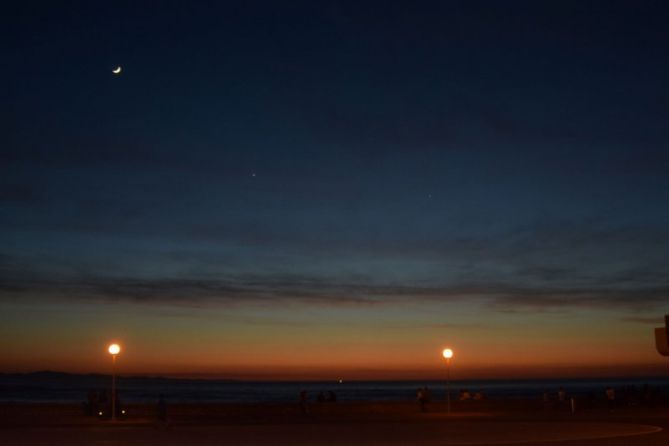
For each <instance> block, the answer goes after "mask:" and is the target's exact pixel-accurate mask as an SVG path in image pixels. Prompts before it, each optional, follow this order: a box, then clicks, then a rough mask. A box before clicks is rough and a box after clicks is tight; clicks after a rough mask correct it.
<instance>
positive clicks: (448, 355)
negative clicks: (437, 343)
mask: <svg viewBox="0 0 669 446" xmlns="http://www.w3.org/2000/svg"><path fill="white" fill-rule="evenodd" d="M441 354H442V356H443V357H444V358H446V404H447V406H446V408H447V409H446V410H447V411H448V413H451V358H452V357H453V350H451V349H450V348H445V349H444V351H443V352H441Z"/></svg>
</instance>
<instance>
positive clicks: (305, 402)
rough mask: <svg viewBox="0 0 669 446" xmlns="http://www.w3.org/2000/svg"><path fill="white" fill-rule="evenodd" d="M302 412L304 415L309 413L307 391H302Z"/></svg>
mask: <svg viewBox="0 0 669 446" xmlns="http://www.w3.org/2000/svg"><path fill="white" fill-rule="evenodd" d="M300 410H301V411H302V413H303V414H304V415H307V414H308V413H309V396H308V395H307V391H306V390H302V391H300Z"/></svg>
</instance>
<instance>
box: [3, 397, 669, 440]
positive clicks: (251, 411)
mask: <svg viewBox="0 0 669 446" xmlns="http://www.w3.org/2000/svg"><path fill="white" fill-rule="evenodd" d="M477 403H478V402H477ZM480 403H482V404H476V405H475V404H467V403H465V402H456V403H454V404H453V407H452V411H451V413H448V412H447V408H446V405H445V403H442V402H438V403H431V404H429V405H428V407H427V412H421V411H420V409H419V407H418V406H417V405H416V404H415V403H413V402H397V403H388V402H383V403H362V402H360V403H322V404H319V403H311V404H310V405H309V413H307V414H304V413H302V412H301V409H300V407H299V405H298V404H297V402H296V403H295V404H180V405H171V406H169V407H168V421H167V422H166V423H165V422H160V421H158V420H157V417H156V409H155V407H153V406H149V405H129V406H127V407H125V410H126V416H125V418H124V419H122V420H117V421H111V420H102V419H98V418H96V417H86V416H84V415H83V412H82V410H81V407H80V406H78V405H72V404H68V405H63V404H3V405H1V406H0V415H1V418H0V444H2V445H37V446H40V445H48V446H59V445H74V446H77V445H131V446H132V445H137V446H140V445H168V446H169V445H182V444H183V445H186V444H188V445H206V446H208V445H218V444H245V445H311V444H331V445H353V444H379V445H385V444H388V445H413V444H416V445H475V444H480V445H484V444H489V445H494V444H550V443H554V442H564V444H569V445H629V444H634V445H641V446H643V445H648V446H651V445H660V444H668V443H669V434H668V433H667V429H669V410H667V408H661V409H650V408H645V407H621V408H617V409H616V410H614V411H613V412H610V411H609V410H607V409H606V408H602V407H595V408H588V409H584V410H582V411H577V412H576V413H575V414H572V413H571V412H570V411H569V410H567V409H564V408H554V407H550V408H544V407H543V406H542V405H541V403H540V402H537V401H536V400H513V401H486V402H480Z"/></svg>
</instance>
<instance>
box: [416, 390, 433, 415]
mask: <svg viewBox="0 0 669 446" xmlns="http://www.w3.org/2000/svg"><path fill="white" fill-rule="evenodd" d="M416 400H417V401H418V405H419V406H420V411H421V412H427V403H429V402H430V393H429V391H428V390H427V387H421V388H420V389H418V392H417V393H416Z"/></svg>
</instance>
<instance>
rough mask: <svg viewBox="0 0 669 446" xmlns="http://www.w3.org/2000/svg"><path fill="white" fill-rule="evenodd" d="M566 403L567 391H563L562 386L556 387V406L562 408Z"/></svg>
mask: <svg viewBox="0 0 669 446" xmlns="http://www.w3.org/2000/svg"><path fill="white" fill-rule="evenodd" d="M566 403H567V392H565V391H564V388H563V387H562V386H560V388H559V389H558V407H560V408H562V407H564V406H565V404H566Z"/></svg>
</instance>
